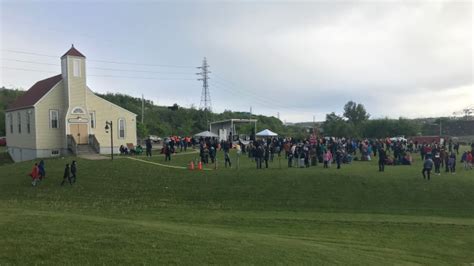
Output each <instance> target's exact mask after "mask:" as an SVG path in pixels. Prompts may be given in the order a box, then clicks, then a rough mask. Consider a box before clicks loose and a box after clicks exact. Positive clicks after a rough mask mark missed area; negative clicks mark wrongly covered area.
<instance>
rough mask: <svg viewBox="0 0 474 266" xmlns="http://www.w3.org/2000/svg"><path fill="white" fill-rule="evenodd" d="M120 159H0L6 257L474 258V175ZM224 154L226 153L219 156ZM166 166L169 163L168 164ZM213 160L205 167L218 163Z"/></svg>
mask: <svg viewBox="0 0 474 266" xmlns="http://www.w3.org/2000/svg"><path fill="white" fill-rule="evenodd" d="M196 155H197V154H196V153H186V154H184V153H183V154H179V155H176V156H174V157H173V160H172V161H171V163H165V162H164V157H163V156H162V155H155V156H154V157H153V158H151V159H146V158H145V157H137V158H135V159H138V160H132V159H130V158H127V157H121V158H119V159H116V160H114V161H110V160H105V161H89V160H83V159H77V160H78V168H79V175H78V182H77V183H76V184H75V185H74V186H69V185H66V186H64V187H61V186H59V183H60V182H61V180H62V178H61V177H62V171H63V166H64V164H65V163H66V162H70V161H71V160H72V159H75V158H61V159H51V160H46V167H47V173H48V177H47V179H46V180H45V181H44V182H43V183H42V184H41V185H40V186H39V187H36V188H33V187H31V185H30V182H29V178H28V177H27V176H26V174H27V173H28V172H29V171H30V168H31V166H32V162H23V163H17V164H8V165H4V166H0V172H1V173H2V174H1V176H0V264H1V265H4V264H20V265H23V264H81V265H82V264H110V265H114V264H192V265H196V264H256V265H262V264H322V263H324V264H329V263H330V264H336V263H337V264H364V265H366V264H378V265H380V264H415V263H416V264H431V265H436V264H437V265H446V264H469V263H471V262H474V253H472V247H473V246H474V212H473V210H474V193H472V191H474V178H473V177H474V170H473V171H464V170H463V169H460V168H461V167H460V166H459V167H458V168H459V169H458V172H457V174H456V175H451V174H445V173H444V172H443V174H442V175H441V176H433V180H431V181H425V180H423V179H422V178H421V174H420V172H421V164H420V162H416V164H415V165H413V166H398V167H390V166H388V167H387V169H386V172H384V173H379V172H378V171H377V166H376V162H355V163H354V164H352V165H343V168H342V169H340V170H337V169H335V168H334V167H333V168H330V169H323V168H322V166H321V165H318V166H317V167H311V168H308V169H295V168H292V169H288V168H287V167H286V161H284V160H282V161H281V165H282V168H281V169H280V168H279V161H278V159H276V160H275V161H274V162H273V163H271V165H270V168H269V169H263V170H255V169H254V164H253V163H252V162H251V161H250V160H249V159H248V158H247V157H241V158H240V168H239V169H238V170H237V169H236V168H235V163H236V162H235V154H232V158H233V160H234V168H232V169H229V168H227V169H225V168H223V165H222V164H219V165H218V166H219V167H218V169H217V170H209V171H189V170H183V169H176V168H168V167H166V166H175V167H184V166H186V164H187V163H188V162H189V161H190V160H192V159H194V158H196ZM222 157H223V154H222V153H220V154H219V158H220V160H221V161H223V160H222V159H223V158H222ZM163 165H164V166H163ZM212 168H213V166H208V167H207V169H212Z"/></svg>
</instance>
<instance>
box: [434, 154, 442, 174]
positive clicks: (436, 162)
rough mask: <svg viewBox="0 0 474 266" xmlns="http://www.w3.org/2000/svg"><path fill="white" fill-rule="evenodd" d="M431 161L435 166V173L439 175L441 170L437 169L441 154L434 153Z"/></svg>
mask: <svg viewBox="0 0 474 266" xmlns="http://www.w3.org/2000/svg"><path fill="white" fill-rule="evenodd" d="M433 162H434V166H435V174H437V175H441V172H440V170H439V169H440V166H441V155H440V154H439V153H436V154H435V157H434V159H433Z"/></svg>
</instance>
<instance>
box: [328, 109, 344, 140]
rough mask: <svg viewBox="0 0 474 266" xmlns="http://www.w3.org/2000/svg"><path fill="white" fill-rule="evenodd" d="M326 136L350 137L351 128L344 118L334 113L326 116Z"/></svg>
mask: <svg viewBox="0 0 474 266" xmlns="http://www.w3.org/2000/svg"><path fill="white" fill-rule="evenodd" d="M323 129H324V134H325V135H326V136H331V137H348V136H350V135H351V134H350V131H351V126H350V124H349V123H347V122H346V121H345V120H344V118H342V117H341V116H338V115H336V114H335V113H334V112H332V113H330V114H327V115H326V121H324V123H323Z"/></svg>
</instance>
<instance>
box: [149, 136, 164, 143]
mask: <svg viewBox="0 0 474 266" xmlns="http://www.w3.org/2000/svg"><path fill="white" fill-rule="evenodd" d="M148 138H150V140H151V141H153V142H155V143H158V142H161V138H160V137H158V136H155V135H150V136H148Z"/></svg>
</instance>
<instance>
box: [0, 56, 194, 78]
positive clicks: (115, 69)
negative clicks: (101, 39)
mask: <svg viewBox="0 0 474 266" xmlns="http://www.w3.org/2000/svg"><path fill="white" fill-rule="evenodd" d="M0 60H3V61H14V62H21V63H29V64H37V65H51V66H58V67H59V66H60V65H59V64H51V63H44V62H38V61H28V60H18V59H9V58H0ZM87 68H88V69H98V70H107V71H120V72H140V73H155V74H170V75H179V74H192V73H190V72H162V71H151V70H135V69H119V68H103V67H87Z"/></svg>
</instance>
